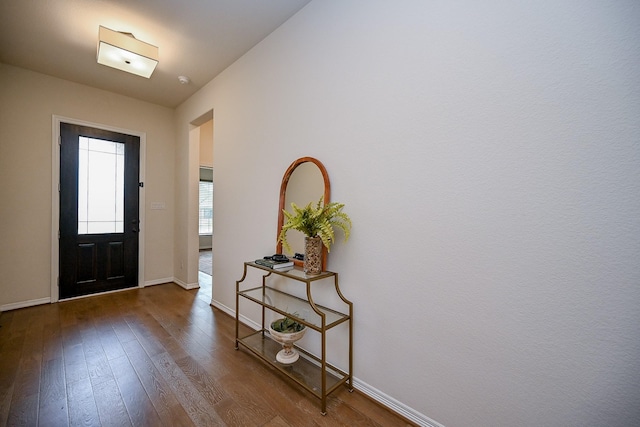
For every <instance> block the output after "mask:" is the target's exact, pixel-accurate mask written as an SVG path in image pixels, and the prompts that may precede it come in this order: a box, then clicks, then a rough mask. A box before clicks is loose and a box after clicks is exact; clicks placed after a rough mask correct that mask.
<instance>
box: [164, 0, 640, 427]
mask: <svg viewBox="0 0 640 427" xmlns="http://www.w3.org/2000/svg"><path fill="white" fill-rule="evenodd" d="M638 22H640V8H639V7H638V4H637V2H633V1H617V2H598V1H588V2H584V1H562V2H547V1H543V2H531V1H515V2H472V1H466V2H425V1H423V0H415V1H408V0H406V1H401V2H390V1H382V0H380V1H373V0H372V1H366V2H363V1H357V0H352V1H349V0H340V1H338V0H335V1H329V0H322V1H314V2H312V3H310V4H309V5H308V6H307V7H306V8H304V9H303V10H302V11H301V12H300V13H298V14H297V15H296V16H294V17H293V18H292V19H291V20H289V21H288V22H287V23H285V24H284V25H283V26H282V27H281V28H280V29H279V30H277V31H276V32H275V33H273V34H272V35H271V36H269V37H268V38H267V39H266V40H264V41H263V42H262V43H261V44H260V45H258V46H257V47H256V48H254V49H253V50H252V51H250V52H249V53H248V54H247V55H245V56H244V57H242V58H241V59H240V60H239V61H237V62H236V63H235V64H234V65H232V66H231V67H229V68H228V69H227V70H226V71H225V72H224V73H222V74H221V75H220V76H219V77H218V78H216V79H215V80H214V81H212V82H211V83H210V84H209V85H208V86H207V87H205V88H204V89H203V90H201V91H200V92H199V93H198V94H196V95H195V96H194V97H193V98H191V99H190V100H189V101H187V102H186V103H185V104H183V105H182V106H181V107H179V108H178V110H177V116H176V118H177V126H178V138H179V147H178V152H179V154H178V155H179V156H182V157H183V158H187V157H188V155H187V154H186V151H187V150H188V149H187V145H188V144H187V140H188V123H189V122H190V121H191V120H193V119H195V118H196V117H198V116H199V115H200V114H202V113H204V112H206V111H208V110H210V109H211V108H213V109H214V114H215V121H216V127H215V130H214V132H215V141H216V145H215V148H214V149H215V161H214V163H215V164H214V168H215V169H214V173H215V182H216V195H215V198H216V199H215V218H216V223H215V227H216V229H215V235H216V242H215V245H216V257H215V260H214V262H215V265H214V269H213V271H214V278H213V280H214V300H215V302H216V303H217V304H220V305H223V306H226V307H228V308H230V309H233V308H234V297H233V294H234V283H235V280H237V279H238V278H239V277H240V276H241V269H242V262H243V261H245V260H250V259H253V258H255V257H256V256H260V255H262V254H265V253H269V252H271V251H272V250H273V248H274V246H275V236H276V230H275V225H276V218H277V203H278V189H279V185H280V180H281V178H282V174H283V173H284V171H285V169H286V167H287V166H288V165H289V164H290V163H291V162H292V161H293V160H294V159H295V158H297V157H301V156H306V155H309V156H313V157H317V158H318V159H320V160H321V161H322V162H324V164H325V166H326V167H327V170H328V173H329V176H330V179H331V184H332V199H333V200H335V201H340V202H344V203H346V208H345V211H346V212H347V213H348V214H349V215H350V216H351V218H352V219H353V223H354V227H353V230H352V237H351V240H350V241H349V242H348V243H347V244H346V245H343V244H341V243H338V244H337V245H335V246H334V248H332V251H331V254H330V260H329V268H330V269H331V270H334V271H337V272H339V273H340V279H341V284H342V287H343V291H344V293H345V295H346V296H347V297H349V298H351V299H352V300H353V301H354V303H355V372H354V374H355V376H356V378H357V379H358V380H359V381H360V382H361V384H364V385H368V386H370V387H371V388H372V389H377V390H379V391H380V392H381V393H384V394H386V395H388V396H389V397H390V398H392V399H395V400H397V401H398V402H401V404H402V405H405V406H406V407H407V408H409V410H411V411H414V412H415V413H416V414H418V417H419V418H420V419H421V420H422V421H421V422H423V423H427V422H428V420H429V419H432V420H435V421H437V422H439V423H442V424H444V425H446V426H457V427H463V426H488V425H491V426H516V425H517V426H533V425H550V426H584V425H607V426H630V425H637V424H638V423H640V331H639V329H638V325H639V324H640V286H639V285H640V267H639V264H640V262H639V261H638V260H640V143H639V141H640V91H639V89H638V88H639V85H638V83H639V82H640V27H638ZM196 167H197V165H196ZM188 168H189V166H188V165H187V162H182V163H181V164H180V165H178V167H177V183H176V184H177V186H178V188H181V187H184V186H186V185H188V184H187V170H188ZM185 215H186V211H180V212H179V213H178V223H181V222H185V221H186V219H185ZM185 251H186V248H185V246H184V245H183V246H181V247H179V248H178V251H177V252H178V255H177V256H178V257H180V256H181V255H180V254H184V253H185Z"/></svg>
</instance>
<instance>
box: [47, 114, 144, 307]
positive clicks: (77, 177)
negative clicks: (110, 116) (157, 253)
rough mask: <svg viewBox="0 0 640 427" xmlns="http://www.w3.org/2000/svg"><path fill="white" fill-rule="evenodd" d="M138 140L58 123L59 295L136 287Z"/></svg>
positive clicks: (113, 133) (62, 297)
mask: <svg viewBox="0 0 640 427" xmlns="http://www.w3.org/2000/svg"><path fill="white" fill-rule="evenodd" d="M139 164H140V138H138V137H136V136H132V135H126V134H121V133H117V132H111V131H106V130H102V129H94V128H90V127H86V126H80V125H73V124H68V123H61V124H60V242H59V248H60V265H59V268H60V278H59V293H60V299H64V298H71V297H76V296H81V295H87V294H93V293H97V292H105V291H113V290H117V289H123V288H130V287H134V286H137V285H138V231H139V224H140V222H139V219H138V212H139V211H138V198H139V193H138V192H139V185H138V182H139V166H140V165H139Z"/></svg>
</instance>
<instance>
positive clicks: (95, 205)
mask: <svg viewBox="0 0 640 427" xmlns="http://www.w3.org/2000/svg"><path fill="white" fill-rule="evenodd" d="M79 142H80V146H79V150H78V152H79V154H78V156H79V158H78V160H79V162H78V234H100V233H122V232H123V231H124V144H123V143H121V142H113V141H105V140H101V139H94V138H87V137H82V136H81V137H80V140H79Z"/></svg>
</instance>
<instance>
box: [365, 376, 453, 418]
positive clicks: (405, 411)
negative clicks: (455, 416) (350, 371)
mask: <svg viewBox="0 0 640 427" xmlns="http://www.w3.org/2000/svg"><path fill="white" fill-rule="evenodd" d="M353 388H355V389H356V390H358V391H360V392H361V393H363V394H366V395H367V396H369V397H370V398H371V399H373V400H375V401H376V402H378V403H379V404H381V405H382V406H385V407H387V408H389V409H390V410H391V411H393V412H395V413H396V414H399V415H401V416H403V417H405V418H406V419H408V420H409V421H411V422H414V423H416V424H417V425H419V426H421V427H444V426H443V425H442V424H440V423H438V422H436V421H434V420H432V419H431V418H429V417H427V416H426V415H423V414H421V413H420V412H418V411H416V410H414V409H412V408H410V407H408V406H407V405H405V404H404V403H402V402H399V401H397V400H396V399H394V398H393V397H391V396H388V395H387V394H385V393H383V392H381V391H380V390H378V389H376V388H375V387H372V386H370V385H369V384H367V383H365V382H364V381H361V380H359V379H358V378H354V379H353Z"/></svg>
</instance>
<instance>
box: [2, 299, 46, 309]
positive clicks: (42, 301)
mask: <svg viewBox="0 0 640 427" xmlns="http://www.w3.org/2000/svg"><path fill="white" fill-rule="evenodd" d="M49 303H51V298H50V297H47V298H38V299H32V300H29V301H20V302H14V303H11V304H5V305H2V306H0V311H9V310H17V309H19V308H26V307H33V306H34V305H40V304H49Z"/></svg>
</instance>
